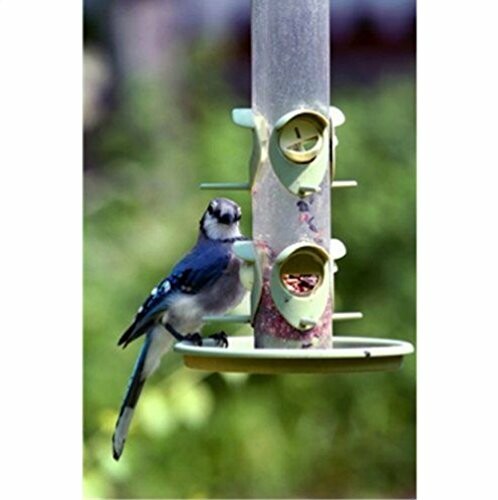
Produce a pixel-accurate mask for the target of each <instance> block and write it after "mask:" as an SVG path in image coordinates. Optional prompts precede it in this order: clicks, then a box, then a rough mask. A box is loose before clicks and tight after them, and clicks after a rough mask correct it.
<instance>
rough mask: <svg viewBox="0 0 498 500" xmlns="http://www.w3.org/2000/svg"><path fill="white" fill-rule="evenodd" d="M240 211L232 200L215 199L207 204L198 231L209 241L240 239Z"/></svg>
mask: <svg viewBox="0 0 498 500" xmlns="http://www.w3.org/2000/svg"><path fill="white" fill-rule="evenodd" d="M241 215H242V211H241V209H240V207H239V205H237V203H235V202H234V201H232V200H229V199H227V198H215V199H214V200H211V201H210V202H209V205H208V207H207V209H206V211H205V212H204V214H203V216H202V219H201V222H200V229H201V232H202V234H203V235H204V236H205V237H206V238H207V239H209V240H215V241H220V240H221V241H223V240H228V241H230V240H233V239H237V238H240V237H241V236H242V235H241V233H240V229H239V221H240V217H241Z"/></svg>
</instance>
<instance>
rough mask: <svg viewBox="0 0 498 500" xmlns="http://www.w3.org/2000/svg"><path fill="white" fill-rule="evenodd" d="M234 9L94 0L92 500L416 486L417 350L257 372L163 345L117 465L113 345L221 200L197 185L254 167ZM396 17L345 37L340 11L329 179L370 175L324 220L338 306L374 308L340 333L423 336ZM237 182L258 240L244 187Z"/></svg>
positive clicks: (130, 357)
mask: <svg viewBox="0 0 498 500" xmlns="http://www.w3.org/2000/svg"><path fill="white" fill-rule="evenodd" d="M370 3H371V2H370ZM383 3H384V2H379V4H383ZM406 3H407V5H412V2H406ZM207 4H211V7H207V6H206V5H207ZM242 4H245V6H244V8H242V9H240V11H238V10H236V9H233V2H232V4H230V2H222V1H221V0H218V1H216V2H212V3H211V2H204V3H203V4H202V8H201V3H199V2H198V1H197V2H196V1H185V2H184V3H182V2H177V1H176V2H175V1H161V0H148V1H143V2H131V1H122V2H113V1H108V2H104V1H100V2H92V1H87V2H85V56H84V57H85V59H84V64H85V110H84V111H85V131H84V133H85V162H84V163H85V178H84V182H85V220H84V231H85V235H84V236H85V239H84V241H85V248H84V257H85V261H84V276H85V289H84V412H85V414H84V425H85V427H84V487H85V495H86V496H87V497H97V498H412V497H414V496H415V430H416V427H415V423H416V422H415V414H416V411H415V380H416V377H415V356H410V357H408V358H407V360H406V362H405V364H404V366H403V368H402V369H401V370H400V371H399V372H395V373H365V374H353V375H330V376H311V375H307V376H297V375H286V376H256V375H250V376H247V375H220V374H208V373H202V372H196V371H192V370H188V369H186V368H184V367H182V365H181V363H180V359H179V357H178V356H177V355H175V354H168V355H167V356H166V358H165V359H164V361H163V363H162V366H161V368H160V369H159V370H158V372H157V373H156V374H155V376H154V377H153V378H152V379H151V380H150V381H149V382H148V383H147V385H146V387H145V389H144V393H143V395H142V398H141V400H140V403H139V405H138V409H137V411H136V414H135V419H134V421H133V424H132V428H131V432H130V436H129V439H128V442H127V447H126V449H125V452H124V455H123V457H122V459H121V461H120V462H119V463H116V462H115V461H114V460H113V459H112V456H111V435H112V432H113V427H114V423H115V419H116V415H117V411H118V409H119V405H120V402H121V398H122V396H123V392H124V389H125V386H126V383H127V379H128V376H129V374H130V372H131V369H132V366H133V363H134V361H135V357H136V355H137V352H138V349H139V347H140V346H139V344H140V342H137V343H136V344H132V345H130V347H129V348H127V349H126V350H124V351H123V350H121V349H119V348H117V346H116V342H117V339H118V338H119V336H120V334H121V333H122V331H123V330H124V329H125V328H126V327H127V326H128V323H129V321H130V320H131V319H132V317H133V315H134V313H135V311H136V309H137V307H138V306H139V305H140V304H141V302H142V300H143V299H144V298H145V296H146V295H147V293H148V292H149V290H150V289H151V288H152V287H153V286H154V285H155V284H156V283H157V282H158V281H159V280H160V279H161V278H162V277H163V276H164V275H166V274H167V273H168V272H169V270H170V269H171V267H172V266H173V265H174V263H175V262H176V261H177V259H178V258H179V257H180V256H181V255H182V254H183V252H185V251H186V250H188V249H189V248H190V246H191V245H192V244H193V243H194V240H195V237H196V233H197V220H198V219H199V217H200V215H201V213H202V211H203V210H204V208H205V206H206V205H207V203H208V201H209V199H210V198H211V197H212V196H213V195H221V194H224V193H218V192H214V193H213V192H211V193H209V192H201V191H199V190H198V188H197V186H198V184H199V183H200V182H203V181H219V180H224V181H238V180H242V179H244V177H245V176H246V175H247V174H246V173H247V166H248V159H249V155H250V148H251V137H250V134H249V133H248V132H247V131H245V130H243V129H241V128H238V127H236V126H234V125H233V124H232V123H231V121H230V110H231V109H232V108H233V107H237V106H248V105H250V94H249V89H250V53H249V48H250V42H249V24H248V21H249V18H248V5H249V3H248V2H242ZM213 5H214V6H216V8H217V9H218V11H216V12H215V13H214V14H213V13H212V12H211V13H209V12H208V11H209V10H210V8H212V7H213ZM223 5H225V6H227V5H231V7H230V8H229V7H226V8H227V9H228V10H229V11H230V12H229V14H226V15H225V17H223V16H221V15H220V12H223ZM337 5H339V6H340V5H343V6H344V2H337ZM230 9H231V10H230ZM332 9H334V2H332ZM360 10H361V9H360ZM232 11H233V12H232ZM206 12H208V13H206ZM333 12H334V10H333ZM337 12H338V13H340V9H339V7H338V10H337ZM215 14H216V15H215ZM357 14H358V13H357ZM363 14H364V13H363ZM210 16H211V17H210ZM393 16H394V14H393V15H392V16H391V18H389V16H388V17H387V21H386V22H387V24H386V25H385V26H384V27H383V26H382V23H380V24H379V23H378V22H377V21H378V20H377V21H376V19H377V18H376V17H375V16H372V15H370V17H369V16H368V15H366V14H365V15H361V12H360V13H359V14H358V15H357V18H355V21H354V22H351V25H350V29H349V31H347V30H346V31H345V30H344V25H340V26H339V28H341V27H342V28H343V29H342V31H341V29H339V28H338V29H337V30H334V22H333V23H332V29H333V35H334V36H333V42H334V45H333V68H332V70H333V71H332V74H333V79H332V80H333V82H332V83H333V103H334V105H336V106H338V107H340V108H341V109H342V110H343V111H344V113H345V115H346V118H347V122H346V124H345V125H344V126H342V127H341V128H340V129H338V135H339V141H340V145H339V147H338V150H337V161H338V163H337V178H338V179H356V180H358V182H359V187H358V188H356V189H347V190H346V189H345V190H336V191H334V198H333V232H334V236H335V237H337V238H339V239H341V240H343V241H344V242H345V244H346V246H347V248H348V255H347V256H346V257H345V258H344V259H343V260H341V261H340V262H339V273H338V275H337V276H336V278H337V279H336V290H337V310H339V311H346V310H361V311H363V313H364V315H365V318H364V319H363V320H361V321H354V322H347V323H340V324H336V333H338V334H340V335H362V336H372V337H388V338H398V339H403V340H408V341H411V342H414V341H415V88H414V24H413V10H411V11H410V16H409V17H407V19H408V20H407V21H406V23H405V24H402V23H401V22H400V20H399V19H398V18H397V17H395V16H394V17H393ZM398 16H401V14H400V13H398ZM346 17H347V16H346ZM343 18H344V16H343ZM340 19H341V18H340V16H339V20H340ZM389 19H391V21H390V24H389ZM392 19H394V20H395V21H396V20H397V21H398V24H399V26H398V25H396V23H394V24H393V21H392ZM333 20H334V17H333ZM393 25H396V26H397V29H396V30H393V29H392V27H393ZM400 26H404V28H403V29H402V28H401V27H400ZM229 196H231V197H233V198H234V199H235V200H236V201H237V202H239V203H240V204H241V205H242V207H243V213H244V217H243V229H244V232H245V233H246V234H250V227H251V218H250V210H249V206H250V205H249V196H248V194H246V193H232V194H229ZM227 331H229V333H230V334H237V333H240V334H242V333H248V332H247V329H246V327H234V328H231V329H227Z"/></svg>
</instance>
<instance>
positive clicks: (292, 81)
mask: <svg viewBox="0 0 498 500" xmlns="http://www.w3.org/2000/svg"><path fill="white" fill-rule="evenodd" d="M329 22H330V18H329V0H253V1H252V109H253V112H254V113H255V114H256V115H260V116H263V117H264V119H265V121H266V123H267V125H268V128H269V133H270V134H271V132H272V130H273V127H274V125H275V123H276V122H277V120H278V119H279V118H281V117H282V116H283V115H285V114H286V113H289V112H290V111H293V110H296V109H300V108H306V109H311V110H315V111H318V112H320V113H322V114H323V115H324V116H326V117H328V116H329V105H330V50H329V47H330V30H329ZM327 147H328V145H327ZM330 195H331V189H330V172H329V171H327V172H326V174H325V176H324V178H323V180H322V182H321V184H320V192H318V193H314V194H313V195H310V196H306V197H305V198H303V199H300V198H299V197H297V196H296V195H295V194H293V193H291V192H289V190H288V189H286V187H285V186H284V185H283V184H282V183H281V182H280V181H279V179H278V178H277V176H276V174H275V172H274V170H273V169H272V166H271V163H270V159H269V158H266V159H265V160H264V162H263V164H262V165H261V166H260V169H259V171H258V176H257V178H256V180H255V182H254V185H253V188H252V209H253V239H254V241H255V243H256V244H257V245H258V246H259V247H260V248H264V249H266V251H267V253H268V255H269V260H270V262H269V268H268V269H266V271H268V272H269V269H270V268H271V265H272V259H274V258H275V256H276V255H278V254H279V253H280V252H281V251H282V250H283V249H284V248H286V247H288V246H289V245H292V244H294V243H296V242H299V241H310V242H313V243H315V244H317V245H320V246H322V247H323V248H324V249H326V251H327V252H328V250H329V248H328V247H329V242H330V234H331V212H330V210H331V204H330ZM330 276H331V278H330V279H333V278H332V273H330ZM268 279H269V278H268V276H267V275H266V276H265V279H264V285H265V286H264V287H263V300H262V301H261V305H260V308H259V311H258V313H257V314H256V317H255V322H254V327H255V336H256V345H257V346H258V347H275V346H281V347H303V346H307V347H309V346H310V345H311V344H312V347H329V346H330V345H331V334H332V310H333V304H332V296H331V301H330V303H329V305H328V306H327V309H326V311H325V313H324V315H323V317H322V319H321V320H320V323H319V324H318V325H317V326H316V327H314V328H312V329H311V330H308V331H307V332H306V333H303V332H302V331H298V330H296V329H293V328H290V329H287V330H286V331H284V332H283V331H279V332H277V330H278V329H279V328H278V325H277V323H278V322H279V318H278V315H275V311H274V310H270V309H272V308H271V307H270V306H268V304H270V302H271V301H270V302H269V301H268V300H267V299H268V297H267V296H265V293H268V291H269V290H268V286H269V285H268ZM270 316H271V317H272V318H274V320H273V319H271V318H270ZM280 319H281V318H280ZM269 324H271V325H272V326H271V327H270V329H269V328H268V325H269ZM263 330H264V331H263ZM268 330H271V331H268ZM284 330H285V328H284ZM270 337H271V338H270ZM276 337H279V339H280V340H279V339H277V338H276ZM296 339H302V342H301V341H299V342H290V340H292V341H294V340H296ZM317 339H318V340H317ZM311 340H313V342H311Z"/></svg>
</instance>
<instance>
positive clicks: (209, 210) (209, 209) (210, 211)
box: [208, 205, 214, 215]
mask: <svg viewBox="0 0 498 500" xmlns="http://www.w3.org/2000/svg"><path fill="white" fill-rule="evenodd" d="M213 212H214V208H213V205H209V206H208V214H209V215H213Z"/></svg>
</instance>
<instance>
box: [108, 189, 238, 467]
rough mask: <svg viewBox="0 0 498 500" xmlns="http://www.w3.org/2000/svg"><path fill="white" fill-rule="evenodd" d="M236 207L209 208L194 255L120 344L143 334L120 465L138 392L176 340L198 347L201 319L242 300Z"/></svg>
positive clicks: (115, 440)
mask: <svg viewBox="0 0 498 500" xmlns="http://www.w3.org/2000/svg"><path fill="white" fill-rule="evenodd" d="M240 217H241V210H240V207H239V206H238V205H237V204H236V203H235V202H233V201H232V200H228V199H226V198H216V199H214V200H212V201H211V202H210V203H209V206H208V207H207V210H206V211H205V212H204V214H203V216H202V218H201V220H200V229H199V236H198V239H197V243H196V245H195V246H194V247H193V248H192V250H191V251H190V252H189V253H188V254H187V255H186V256H185V257H184V258H183V259H182V260H181V261H180V262H179V263H178V264H177V265H176V266H175V267H174V268H173V271H172V272H171V274H170V275H169V276H168V277H167V278H165V279H164V280H163V281H161V282H160V283H159V284H158V285H157V286H156V287H154V289H153V290H152V291H151V293H150V295H149V296H148V298H147V299H146V300H145V302H144V303H143V305H142V306H140V308H139V309H138V312H137V314H136V316H135V319H134V320H133V323H132V324H131V325H130V327H129V328H128V329H127V330H126V331H125V332H124V333H123V335H122V336H121V338H120V339H119V341H118V345H120V346H123V347H126V346H127V345H128V344H129V343H130V342H132V341H133V340H135V339H137V338H138V337H140V336H142V335H145V342H144V344H143V346H142V350H141V351H140V354H139V356H138V359H137V361H136V363H135V367H134V369H133V372H132V375H131V377H130V380H129V382H128V387H127V389H126V393H125V397H124V400H123V403H122V404H121V409H120V412H119V417H118V420H117V422H116V428H115V430H114V434H113V436H112V448H113V457H114V459H115V460H119V457H120V456H121V454H122V453H123V448H124V444H125V440H126V436H127V434H128V428H129V426H130V422H131V419H132V416H133V412H134V411H135V406H136V404H137V401H138V398H139V397H140V393H141V392H142V388H143V386H144V383H145V381H146V380H147V378H148V377H150V375H151V374H152V373H153V372H154V371H155V370H156V369H157V367H158V366H159V362H160V360H161V357H162V356H163V355H164V354H165V353H166V352H167V351H168V350H169V349H170V348H171V346H172V344H173V343H174V341H175V340H179V341H181V340H189V341H191V342H194V343H196V344H198V345H202V337H201V335H200V333H199V331H200V328H201V326H202V317H203V316H205V315H211V314H223V313H225V312H226V311H228V310H230V309H232V308H234V307H235V306H237V305H238V304H239V303H240V302H241V301H242V299H243V297H244V295H245V289H244V287H243V285H242V283H241V282H240V279H239V268H240V264H241V261H240V260H239V259H238V258H237V257H236V256H235V254H234V253H233V250H232V249H233V243H234V242H236V241H240V240H245V239H246V238H244V237H243V236H242V235H241V233H240V230H239V221H240ZM211 337H212V338H214V340H215V342H216V345H220V346H224V347H226V346H227V345H228V342H227V339H226V335H225V334H224V332H220V333H218V334H215V335H212V336H211Z"/></svg>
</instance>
